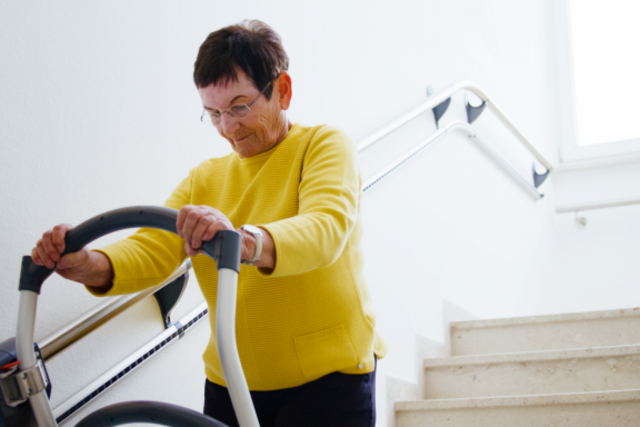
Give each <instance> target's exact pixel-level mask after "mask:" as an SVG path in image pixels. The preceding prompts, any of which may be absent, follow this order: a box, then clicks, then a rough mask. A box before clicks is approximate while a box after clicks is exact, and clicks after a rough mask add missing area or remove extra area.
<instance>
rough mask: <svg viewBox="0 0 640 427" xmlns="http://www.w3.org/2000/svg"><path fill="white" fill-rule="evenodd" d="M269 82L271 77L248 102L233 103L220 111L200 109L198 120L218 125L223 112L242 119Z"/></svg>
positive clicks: (210, 124) (205, 123) (207, 124)
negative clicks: (254, 97) (200, 113)
mask: <svg viewBox="0 0 640 427" xmlns="http://www.w3.org/2000/svg"><path fill="white" fill-rule="evenodd" d="M274 78H275V77H274ZM271 83H273V79H271V81H269V83H267V85H266V86H265V87H264V88H263V89H262V90H261V91H260V94H259V95H258V96H257V97H256V99H254V100H253V101H251V102H250V103H248V104H235V105H232V106H231V107H229V109H228V110H222V111H217V110H211V111H210V110H207V109H204V110H203V111H202V115H201V116H200V121H201V122H202V124H204V125H205V126H209V127H211V126H218V125H219V124H220V122H222V115H223V114H228V115H229V117H233V118H238V119H243V118H245V117H247V116H248V115H249V113H250V112H251V106H252V105H253V103H254V102H256V101H257V100H258V98H260V97H261V96H262V94H264V91H265V90H267V88H268V87H269V86H271Z"/></svg>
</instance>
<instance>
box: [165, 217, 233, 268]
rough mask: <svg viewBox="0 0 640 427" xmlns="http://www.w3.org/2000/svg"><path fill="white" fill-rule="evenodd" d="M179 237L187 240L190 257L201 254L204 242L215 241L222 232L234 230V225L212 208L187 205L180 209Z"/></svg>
mask: <svg viewBox="0 0 640 427" xmlns="http://www.w3.org/2000/svg"><path fill="white" fill-rule="evenodd" d="M176 229H177V231H178V235H179V236H180V237H182V238H183V239H184V240H185V245H184V248H185V251H186V252H187V254H188V255H189V256H196V255H198V254H199V253H200V246H201V245H202V242H203V241H204V242H206V241H209V240H211V239H213V236H215V235H216V233H217V232H218V231H220V230H233V229H234V228H233V224H231V221H229V218H227V217H226V216H225V215H224V214H223V213H222V212H220V211H219V210H217V209H214V208H212V207H211V206H194V205H186V206H183V207H182V209H180V212H179V213H178V220H177V221H176Z"/></svg>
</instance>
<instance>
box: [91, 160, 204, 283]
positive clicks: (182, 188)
mask: <svg viewBox="0 0 640 427" xmlns="http://www.w3.org/2000/svg"><path fill="white" fill-rule="evenodd" d="M193 171H194V170H192V171H191V173H190V174H189V176H188V177H187V178H185V179H184V180H183V181H182V182H181V183H180V185H178V187H177V188H176V189H175V190H174V191H173V193H172V194H171V196H169V198H168V199H167V201H166V202H165V204H164V206H166V207H168V208H173V209H178V210H180V208H182V207H183V206H184V205H186V204H188V203H189V201H190V196H191V181H192V177H191V175H192V173H193ZM98 251H99V252H102V253H103V254H105V255H106V256H107V258H109V261H110V262H111V266H112V267H113V274H114V276H113V287H112V288H111V289H110V290H109V291H108V292H106V293H103V294H97V293H96V292H94V291H93V290H92V289H91V288H90V287H86V288H87V290H88V291H89V292H91V293H92V294H94V295H97V296H113V295H121V294H130V293H135V292H139V291H141V290H143V289H146V288H150V287H152V286H155V285H157V284H158V283H160V282H162V281H163V280H164V279H165V278H167V277H168V276H169V275H170V274H171V273H173V271H174V270H175V269H176V268H178V267H179V266H180V264H182V263H183V262H184V260H185V259H186V258H187V253H186V252H185V250H184V239H182V238H181V237H180V236H178V235H177V234H175V233H171V232H169V231H164V230H158V229H155V228H141V229H139V230H138V231H137V232H135V233H134V234H133V235H131V236H129V237H128V238H126V239H122V240H120V241H118V242H115V243H113V244H111V245H108V246H105V247H103V248H101V249H98Z"/></svg>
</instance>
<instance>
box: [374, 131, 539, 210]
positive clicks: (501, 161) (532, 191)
mask: <svg viewBox="0 0 640 427" xmlns="http://www.w3.org/2000/svg"><path fill="white" fill-rule="evenodd" d="M454 130H462V131H464V132H465V133H466V134H467V135H468V136H469V137H470V138H473V139H474V140H475V141H476V142H477V143H478V145H479V146H480V148H482V150H483V151H484V152H485V153H487V155H489V157H491V158H492V159H493V160H494V161H495V162H496V163H497V164H498V165H499V166H500V167H502V169H504V171H505V172H507V173H508V174H509V175H510V176H511V177H512V178H513V179H514V180H515V181H516V182H517V183H518V184H519V185H520V186H521V187H522V188H523V189H524V190H525V191H526V192H527V193H529V195H531V196H532V197H533V198H534V199H536V200H538V199H540V198H542V194H540V193H539V192H538V190H536V188H535V187H534V186H533V185H531V184H530V183H529V182H528V181H527V180H526V179H524V178H523V177H522V175H520V174H519V173H518V172H517V171H516V170H515V169H514V168H513V166H511V164H510V163H509V162H508V161H507V160H505V158H504V157H502V156H501V155H500V154H499V153H498V151H497V150H496V149H495V148H493V147H492V146H491V144H489V143H488V142H487V141H485V140H484V139H483V138H481V137H480V135H478V133H477V132H476V130H475V129H474V128H473V127H471V126H470V125H469V124H467V123H465V122H461V121H456V122H452V123H450V124H448V125H447V126H445V127H444V128H441V129H439V130H438V131H436V132H435V133H433V134H431V135H430V136H429V137H427V139H425V140H424V141H422V142H421V143H420V144H418V145H417V146H415V147H414V148H412V149H411V150H409V151H408V152H407V153H405V154H404V155H402V156H400V158H398V160H396V161H395V162H393V163H392V164H391V165H389V166H388V167H386V168H385V169H383V170H382V171H381V172H379V173H378V174H376V175H374V176H373V177H372V178H370V179H369V180H367V181H366V182H365V183H364V184H363V186H362V191H363V192H366V191H368V190H370V189H371V188H372V187H373V186H374V185H376V184H377V183H379V182H380V181H381V180H382V179H384V178H386V177H387V176H389V174H390V173H391V172H393V171H395V170H397V169H398V168H399V167H400V166H402V165H403V164H405V163H406V162H407V161H408V160H410V159H411V158H412V157H414V156H415V155H416V154H418V153H419V152H420V151H422V150H423V149H425V148H426V147H427V146H429V145H431V144H433V143H434V142H436V141H438V140H439V139H441V138H443V137H444V136H446V135H447V134H449V133H450V132H451V131H454Z"/></svg>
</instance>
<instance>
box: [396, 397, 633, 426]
mask: <svg viewBox="0 0 640 427" xmlns="http://www.w3.org/2000/svg"><path fill="white" fill-rule="evenodd" d="M395 411H396V427H418V426H420V427H423V426H438V427H440V426H446V427H514V426H518V427H548V426H554V427H578V426H579V427H603V426H607V427H612V426H615V427H627V426H629V427H630V426H634V427H635V426H638V424H639V422H640V421H639V420H640V390H635V389H634V390H620V391H606V392H592V393H566V394H548V395H533V396H509V397H485V398H471V399H437V400H436V399H433V400H421V401H414V402H396V403H395Z"/></svg>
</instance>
